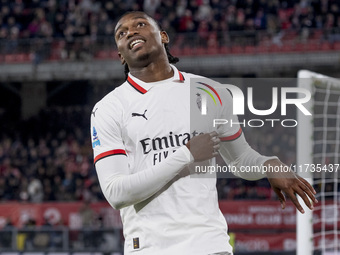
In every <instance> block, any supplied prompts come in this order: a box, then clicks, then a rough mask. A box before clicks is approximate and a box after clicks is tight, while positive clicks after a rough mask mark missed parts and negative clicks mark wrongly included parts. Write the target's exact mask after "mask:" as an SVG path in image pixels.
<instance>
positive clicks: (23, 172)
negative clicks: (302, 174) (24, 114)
mask: <svg viewBox="0 0 340 255" xmlns="http://www.w3.org/2000/svg"><path fill="white" fill-rule="evenodd" d="M89 116H90V108H89V107H86V106H73V107H49V108H45V109H44V110H42V111H41V112H40V113H39V115H37V116H35V117H33V118H31V119H29V120H26V121H21V122H19V123H17V124H16V126H15V127H6V126H5V125H2V127H1V130H2V132H1V135H0V137H1V139H0V201H11V200H12V201H29V202H35V203H39V202H43V201H81V200H82V201H90V202H95V201H102V200H104V197H103V195H102V192H101V189H100V186H99V183H98V179H97V175H96V171H95V169H94V166H93V156H92V147H91V141H90V140H91V139H90V130H89ZM1 123H6V120H4V119H1ZM283 131H284V132H283ZM244 132H245V133H246V136H247V139H248V141H249V143H250V144H251V146H252V147H254V149H256V150H258V151H259V152H261V153H262V154H264V155H277V156H279V157H280V158H281V159H282V161H284V162H285V163H287V164H290V163H294V162H295V129H292V130H291V131H287V130H282V127H281V126H278V127H277V128H274V129H273V128H271V127H269V128H266V127H263V128H251V129H249V128H244ZM282 134H283V135H282ZM219 164H220V165H222V164H223V162H219ZM217 187H218V193H219V198H220V199H275V196H274V195H273V193H272V192H271V190H270V186H269V183H268V181H267V180H266V179H264V180H260V181H257V182H250V181H245V180H242V179H239V178H219V179H218V184H217Z"/></svg>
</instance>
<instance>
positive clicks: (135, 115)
mask: <svg viewBox="0 0 340 255" xmlns="http://www.w3.org/2000/svg"><path fill="white" fill-rule="evenodd" d="M146 111H147V110H145V111H144V113H143V114H141V113H137V112H133V113H132V117H143V118H144V119H146V120H148V118H147V117H146V116H145V113H146Z"/></svg>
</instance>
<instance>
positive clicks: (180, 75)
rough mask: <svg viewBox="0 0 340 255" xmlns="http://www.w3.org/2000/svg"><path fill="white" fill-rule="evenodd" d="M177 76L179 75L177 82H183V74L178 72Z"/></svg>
mask: <svg viewBox="0 0 340 255" xmlns="http://www.w3.org/2000/svg"><path fill="white" fill-rule="evenodd" d="M178 74H179V80H180V81H185V78H184V76H183V74H182V73H181V72H180V71H178Z"/></svg>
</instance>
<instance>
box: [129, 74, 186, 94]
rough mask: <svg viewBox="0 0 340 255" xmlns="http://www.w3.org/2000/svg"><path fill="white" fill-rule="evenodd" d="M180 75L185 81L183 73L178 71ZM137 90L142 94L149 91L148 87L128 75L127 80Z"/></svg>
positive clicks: (180, 78)
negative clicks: (145, 87)
mask: <svg viewBox="0 0 340 255" xmlns="http://www.w3.org/2000/svg"><path fill="white" fill-rule="evenodd" d="M178 75H179V80H180V81H184V80H185V78H184V76H183V74H182V73H181V72H180V71H178ZM126 81H127V82H128V83H129V84H130V85H131V86H132V87H133V88H134V89H135V90H137V91H138V92H139V93H141V94H145V93H146V92H148V91H147V90H146V89H144V88H143V87H142V86H140V85H138V84H137V82H135V81H134V80H133V79H132V78H131V77H130V76H128V78H127V80H126Z"/></svg>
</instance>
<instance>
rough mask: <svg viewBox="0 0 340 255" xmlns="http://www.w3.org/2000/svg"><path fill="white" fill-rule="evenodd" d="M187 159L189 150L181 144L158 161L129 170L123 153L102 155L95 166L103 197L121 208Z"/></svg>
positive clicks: (145, 195) (158, 186)
mask: <svg viewBox="0 0 340 255" xmlns="http://www.w3.org/2000/svg"><path fill="white" fill-rule="evenodd" d="M191 161H192V160H191V155H190V152H189V150H188V149H187V148H186V147H185V146H183V147H181V148H180V149H178V150H177V151H176V152H175V153H173V154H172V155H170V156H169V157H168V158H166V159H165V160H163V161H162V162H160V163H159V164H157V165H155V166H153V167H151V168H149V169H143V170H142V171H138V172H136V173H132V174H130V173H129V172H130V169H129V167H128V159H127V156H125V155H113V156H110V157H106V158H103V159H101V160H99V161H97V162H96V165H95V166H96V170H97V174H98V179H99V183H100V186H101V189H102V191H103V194H104V196H105V198H106V199H107V201H108V202H109V203H110V204H111V205H112V207H114V208H115V209H121V208H123V207H126V206H129V205H133V204H136V203H139V202H141V201H144V200H145V199H147V198H149V197H150V196H152V195H153V194H155V193H156V192H157V191H159V190H160V189H161V188H162V187H164V186H165V185H166V184H167V183H168V182H169V181H170V180H171V179H173V178H174V177H175V176H176V175H177V174H178V173H179V172H180V171H181V170H182V169H183V168H184V167H185V166H186V165H187V164H189V163H190V162H191Z"/></svg>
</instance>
